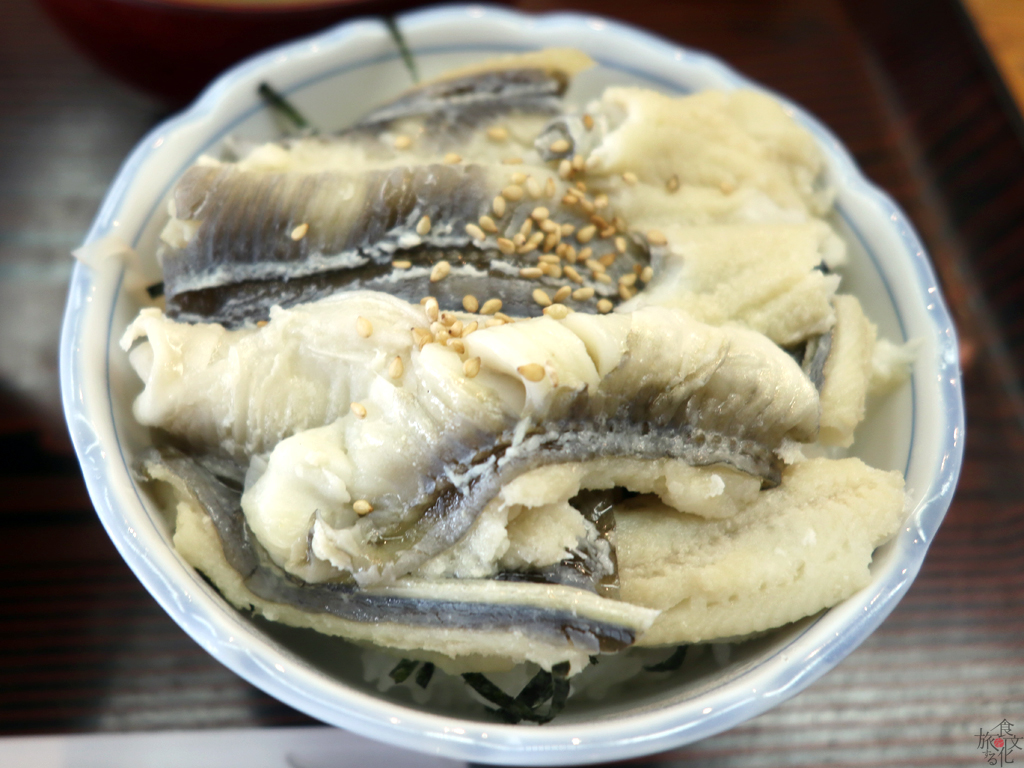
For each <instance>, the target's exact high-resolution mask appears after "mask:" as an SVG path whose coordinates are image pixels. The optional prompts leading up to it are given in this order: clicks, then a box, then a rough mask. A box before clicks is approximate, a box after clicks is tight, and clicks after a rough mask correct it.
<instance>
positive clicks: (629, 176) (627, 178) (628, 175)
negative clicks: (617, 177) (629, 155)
mask: <svg viewBox="0 0 1024 768" xmlns="http://www.w3.org/2000/svg"><path fill="white" fill-rule="evenodd" d="M622 180H623V181H624V182H626V183H627V184H629V186H631V187H632V186H633V185H634V184H636V183H637V182H638V181H639V179H638V178H637V176H636V174H635V173H633V172H632V171H626V172H625V173H624V174H622Z"/></svg>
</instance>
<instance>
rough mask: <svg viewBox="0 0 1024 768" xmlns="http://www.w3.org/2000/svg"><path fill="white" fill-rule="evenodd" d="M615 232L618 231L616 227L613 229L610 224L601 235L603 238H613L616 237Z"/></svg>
mask: <svg viewBox="0 0 1024 768" xmlns="http://www.w3.org/2000/svg"><path fill="white" fill-rule="evenodd" d="M615 231H616V230H615V227H613V226H612V225H611V224H609V225H608V226H607V227H605V228H604V229H602V230H601V232H600V235H601V237H604V238H608V237H611V236H612V235H614V234H615Z"/></svg>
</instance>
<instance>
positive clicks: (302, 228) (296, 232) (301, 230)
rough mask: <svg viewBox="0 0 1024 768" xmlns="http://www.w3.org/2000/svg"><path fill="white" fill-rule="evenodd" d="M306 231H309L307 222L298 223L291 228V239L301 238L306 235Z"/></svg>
mask: <svg viewBox="0 0 1024 768" xmlns="http://www.w3.org/2000/svg"><path fill="white" fill-rule="evenodd" d="M307 232H309V224H306V223H305V222H303V223H302V224H299V226H297V227H296V228H295V229H293V230H292V234H291V238H292V240H296V241H298V240H301V239H302V238H304V237H305V236H306V233H307Z"/></svg>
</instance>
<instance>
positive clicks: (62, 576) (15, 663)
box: [0, 0, 1024, 766]
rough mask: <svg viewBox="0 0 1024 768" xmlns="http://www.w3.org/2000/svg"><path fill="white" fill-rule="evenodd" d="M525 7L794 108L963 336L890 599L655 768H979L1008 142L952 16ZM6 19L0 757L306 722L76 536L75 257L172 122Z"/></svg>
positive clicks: (726, 7) (1022, 632)
mask: <svg viewBox="0 0 1024 768" xmlns="http://www.w3.org/2000/svg"><path fill="white" fill-rule="evenodd" d="M517 5H518V6H519V7H521V8H522V9H524V10H530V11H545V10H552V9H557V8H564V7H566V6H567V5H569V6H572V5H575V6H576V7H577V8H578V9H579V10H585V11H589V12H594V13H600V14H604V15H608V16H612V17H616V18H619V19H623V20H625V21H628V22H631V23H634V24H637V25H639V26H643V27H646V28H648V29H651V30H653V31H655V32H657V33H659V34H661V35H664V36H665V37H668V38H671V39H673V40H677V41H679V42H680V43H683V44H686V45H688V46H693V47H697V48H703V49H705V50H708V51H710V52H712V53H714V54H716V55H718V56H720V57H722V58H723V59H725V60H726V61H728V62H730V63H732V64H733V65H734V66H735V67H737V68H738V69H740V70H741V71H743V72H744V73H746V74H747V75H749V76H751V77H753V78H755V79H757V80H759V81H761V82H763V83H765V84H766V85H768V86H770V87H772V88H775V89H777V90H778V91H780V92H782V93H785V94H787V95H788V96H790V97H791V98H793V99H795V100H796V101H798V102H800V103H801V104H803V105H804V106H806V107H807V108H808V109H810V110H811V111H812V112H814V113H815V114H816V115H817V116H818V117H820V118H821V119H822V120H823V121H824V122H825V123H827V124H828V125H829V126H830V127H831V128H832V129H833V130H834V131H835V132H836V133H837V134H838V135H839V136H840V138H841V139H842V140H843V141H844V142H845V143H846V145H847V146H848V147H849V148H850V149H851V150H852V151H853V153H854V154H855V155H856V157H857V159H858V161H859V162H860V163H861V165H862V166H863V168H864V169H865V170H866V172H867V174H868V175H869V176H870V177H871V178H872V179H874V181H875V182H876V183H878V184H879V185H880V186H881V187H883V188H884V189H886V190H888V191H889V192H890V193H891V194H892V195H893V196H894V197H895V198H896V199H897V200H898V201H899V203H900V204H901V205H902V206H903V208H904V209H905V210H906V211H907V213H908V214H909V215H910V217H911V219H912V220H913V221H914V222H915V223H916V225H917V227H918V229H919V231H920V232H921V234H922V236H923V238H924V240H925V242H926V243H927V245H928V248H929V249H930V251H931V254H932V256H933V258H934V261H935V264H936V266H937V268H938V271H939V273H940V275H941V277H942V280H943V282H944V284H945V288H946V295H947V298H948V299H949V301H950V303H951V305H952V307H953V310H954V312H955V314H956V317H957V320H958V323H959V326H960V330H961V334H962V344H961V353H962V358H963V363H964V368H965V373H966V382H967V407H968V414H969V415H968V433H969V437H968V440H967V455H966V460H965V463H964V470H963V476H962V479H961V482H960V488H959V491H958V495H957V498H956V501H955V502H954V504H953V507H952V509H951V510H950V513H949V516H948V517H947V519H946V522H945V524H944V525H943V528H942V530H941V531H940V533H939V535H938V538H937V539H936V541H935V542H934V544H933V545H932V547H931V551H930V552H929V555H928V558H927V561H926V562H925V565H924V568H923V570H922V572H921V574H920V576H919V577H918V579H917V581H916V582H915V584H914V585H913V587H912V588H911V590H910V592H909V594H908V595H907V597H906V598H905V599H904V600H903V602H902V603H901V605H900V606H899V607H898V608H897V609H896V610H895V612H894V613H893V614H892V615H891V616H890V617H889V618H888V619H887V620H886V621H885V623H884V624H883V625H882V626H881V628H880V629H879V630H878V631H877V632H876V633H875V634H874V635H872V636H871V637H870V638H869V639H868V640H867V642H866V643H865V644H864V645H863V646H862V647H861V648H860V649H859V650H857V651H856V652H854V653H853V654H852V655H851V656H850V657H849V658H847V659H846V660H845V661H844V662H842V663H841V664H840V665H839V666H838V667H837V668H836V669H835V670H834V671H833V672H831V673H830V674H828V675H826V676H825V677H824V678H823V679H822V680H820V681H819V682H818V683H816V684H815V685H813V686H811V687H810V688H809V689H807V690H806V691H804V692H803V693H801V694H800V695H798V696H796V697H795V698H794V699H792V700H790V701H789V702H786V703H785V704H783V705H781V706H780V707H778V708H776V709H774V710H772V711H771V712H769V713H767V714H765V715H762V716H761V717H759V718H757V719H755V720H753V721H751V722H749V723H746V724H744V725H742V726H740V727H738V728H735V729H733V730H732V731H729V732H727V733H725V734H722V735H720V736H718V737H715V738H712V739H708V740H706V741H704V742H701V743H698V744H694V745H691V746H689V747H687V748H684V749H681V750H678V751H676V752H673V753H671V754H669V755H663V756H660V757H658V758H656V759H652V760H651V761H648V762H651V763H665V764H668V763H671V764H673V765H680V766H683V765H715V766H744V765H757V766H765V765H779V766H792V765H805V764H806V765H811V764H820V763H824V762H829V763H831V764H837V765H840V764H841V765H857V766H869V765H871V766H873V765H897V764H899V765H928V766H933V765H951V764H958V765H959V764H962V765H983V764H985V763H986V762H987V761H986V760H985V757H984V755H983V753H982V751H980V750H979V749H978V743H979V736H978V734H979V732H980V731H988V730H989V729H991V728H992V727H993V726H995V725H996V724H997V723H999V722H1000V721H1001V720H1003V719H1006V720H1008V721H1009V722H1011V723H1018V724H1019V725H1018V726H1017V727H1018V728H1019V730H1020V731H1024V618H1022V616H1021V607H1022V605H1024V568H1022V567H1021V564H1022V562H1024V389H1022V377H1021V371H1022V363H1024V360H1022V357H1024V356H1022V353H1021V350H1022V349H1024V143H1022V135H1024V133H1022V132H1021V131H1020V130H1019V129H1020V125H1021V123H1020V116H1019V114H1018V113H1017V112H1016V111H1015V109H1014V108H1013V106H1012V104H1011V103H1010V101H1009V100H1008V99H1007V98H1006V94H1005V90H1004V88H1003V86H1002V83H1001V82H1000V81H999V80H998V78H997V77H996V76H995V74H994V70H993V69H992V68H991V67H990V64H989V62H988V59H987V56H986V53H985V50H984V48H983V47H981V46H980V44H979V43H978V42H977V40H976V38H975V36H974V33H973V30H972V28H971V27H970V26H969V22H968V21H967V18H966V16H965V15H964V14H963V11H962V9H961V8H960V7H959V6H958V5H956V4H955V2H953V0H892V1H890V2H883V0H848V1H847V2H843V0H762V1H761V2H753V1H752V0H751V1H748V0H699V1H694V2H671V1H670V0H663V1H661V2H656V1H654V0H633V1H632V2H629V3H624V2H622V0H616V1H615V2H611V0H605V1H604V2H587V3H583V2H578V3H575V4H573V3H555V2H547V0H528V1H527V2H520V3H517ZM3 13H4V19H3V21H4V23H3V24H0V61H2V62H3V66H2V67H0V99H2V103H3V104H4V108H3V109H2V110H0V200H2V201H3V205H0V319H3V320H6V321H7V322H6V324H0V459H2V461H0V537H2V538H0V542H2V546H3V552H4V557H3V560H2V562H0V606H2V610H0V733H2V734H28V733H58V732H61V733H66V732H87V731H98V730H107V731H110V730H125V731H128V730H142V729H166V728H193V727H201V728H224V727H238V726H255V725H277V724H302V723H307V722H311V721H309V720H308V718H306V717H305V716H304V715H301V714H299V713H297V712H295V711H293V710H291V709H289V708H288V707H286V706H284V705H282V704H280V703H278V702H276V701H275V700H273V699H271V698H269V697H268V696H266V695H265V694H263V693H262V692H260V691H258V690H255V689H254V688H252V687H251V686H249V685H248V684H247V683H245V682H243V681H242V680H240V679H239V678H237V677H235V676H234V675H233V674H232V673H230V672H228V671H227V670H226V669H224V668H223V667H221V666H220V665H219V664H218V663H217V662H215V661H214V660H213V659H212V658H211V657H209V656H207V654H206V653H205V652H204V651H203V650H201V649H200V648H199V647H198V646H197V645H196V644H195V643H193V642H192V640H190V639H189V638H188V637H187V636H186V635H185V634H184V633H183V632H182V631H181V630H179V629H178V627H177V626H176V625H175V624H173V623H172V622H171V620H170V619H169V618H167V616H166V615H165V614H164V613H163V611H162V610H161V609H160V608H159V607H158V606H157V605H156V603H155V602H154V601H153V600H152V599H151V598H150V597H149V595H148V593H146V591H145V590H144V589H143V588H142V587H141V586H140V585H139V583H138V582H137V581H136V579H135V577H134V576H133V575H132V573H131V572H130V571H129V570H128V569H127V567H126V566H125V565H124V564H123V563H122V561H121V559H120V558H119V556H118V555H117V553H116V552H115V551H114V549H113V547H112V546H111V544H110V542H109V540H108V539H107V537H106V535H105V533H104V532H103V530H102V528H101V527H100V525H99V523H98V522H97V520H96V518H95V516H94V514H93V512H92V509H91V505H90V503H89V500H88V497H87V496H86V494H85V492H84V489H83V487H82V484H81V480H80V477H79V474H78V469H77V465H76V462H75V460H74V458H73V455H72V454H71V453H70V448H69V445H68V443H67V440H66V437H64V433H63V428H62V425H61V422H60V416H59V413H58V412H57V409H56V406H55V385H54V381H55V379H54V378H53V377H54V376H55V366H54V362H53V361H54V359H55V346H56V329H57V323H58V322H59V314H60V310H61V303H62V299H63V290H64V287H63V286H64V281H66V278H67V274H68V272H69V267H68V266H67V265H68V259H67V255H66V254H67V251H68V250H69V248H70V247H73V246H74V245H75V244H76V243H77V242H78V241H79V240H80V239H81V238H82V236H83V235H84V231H85V227H86V226H87V224H88V222H89V220H90V219H91V217H92V215H93V214H94V212H95V209H96V207H97V205H98V203H99V199H100V196H101V195H102V193H103V191H104V189H105V187H106V185H107V183H108V182H109V180H110V178H111V177H112V175H113V173H114V172H115V170H116V167H117V163H118V162H119V161H120V159H121V158H122V157H123V156H124V155H125V153H126V152H127V151H128V150H129V149H130V147H131V146H132V144H134V142H135V141H136V140H137V139H138V137H139V136H141V135H142V133H143V132H144V131H145V130H146V129H147V128H148V127H149V126H150V125H152V124H153V123H154V122H155V121H156V120H158V119H160V118H161V117H163V116H164V112H165V111H166V110H165V107H163V106H162V105H160V104H159V103H157V102H155V101H152V100H150V99H149V98H148V97H144V96H142V95H140V94H137V93H135V92H133V91H130V90H128V89H127V88H125V87H123V86H121V85H119V84H117V83H115V82H114V81H112V80H111V79H110V78H109V77H107V76H106V75H104V74H102V73H100V72H98V71H97V70H96V69H95V68H94V67H93V66H92V65H91V64H89V63H87V62H86V61H85V60H84V59H82V58H81V57H80V56H79V55H78V54H77V53H75V52H74V51H73V50H72V49H71V47H70V45H69V44H68V43H67V42H65V41H64V40H63V39H62V38H61V37H60V36H59V35H58V33H56V32H55V31H53V30H52V29H51V28H50V27H49V26H48V25H47V23H46V21H45V20H44V18H43V17H42V15H41V14H40V13H39V11H38V10H37V9H36V8H35V7H34V6H33V5H31V4H30V3H29V2H28V0H9V2H7V3H5V6H4V11H3ZM571 43H572V41H571V40H567V41H566V44H571ZM12 323H13V324H14V325H13V326H12V325H11V324H12ZM19 324H20V325H19ZM26 350H27V351H26ZM1016 756H1020V757H1021V760H1024V755H1020V754H1018V755H1016Z"/></svg>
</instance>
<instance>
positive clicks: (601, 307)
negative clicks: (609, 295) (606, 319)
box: [597, 299, 612, 315]
mask: <svg viewBox="0 0 1024 768" xmlns="http://www.w3.org/2000/svg"><path fill="white" fill-rule="evenodd" d="M597 311H598V312H600V313H601V314H602V315H607V314H608V313H609V312H611V311H612V303H611V302H610V301H608V299H601V300H600V301H598V302H597Z"/></svg>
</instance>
